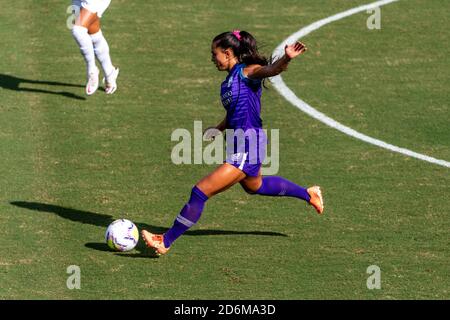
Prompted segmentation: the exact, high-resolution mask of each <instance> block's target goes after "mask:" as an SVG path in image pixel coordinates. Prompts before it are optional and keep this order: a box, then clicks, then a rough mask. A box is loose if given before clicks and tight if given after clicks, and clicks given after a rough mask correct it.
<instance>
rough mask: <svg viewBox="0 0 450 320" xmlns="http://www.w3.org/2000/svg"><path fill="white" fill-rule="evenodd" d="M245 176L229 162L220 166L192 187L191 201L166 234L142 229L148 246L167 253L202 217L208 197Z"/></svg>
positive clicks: (161, 252)
mask: <svg viewBox="0 0 450 320" xmlns="http://www.w3.org/2000/svg"><path fill="white" fill-rule="evenodd" d="M243 178H245V173H243V172H242V171H241V170H239V169H237V168H236V167H234V166H232V165H230V164H228V163H225V164H223V165H221V166H220V167H218V168H217V169H216V170H215V171H214V172H212V173H211V174H210V175H208V176H206V177H205V178H203V179H202V180H200V181H199V183H197V185H195V186H194V187H193V188H192V191H191V196H190V198H189V201H188V202H187V203H186V204H185V205H184V207H183V209H182V210H181V212H180V214H179V215H178V216H177V218H176V219H175V221H174V223H173V226H172V227H171V228H170V229H169V230H168V231H167V232H166V233H165V234H164V235H155V234H152V233H150V232H148V231H145V230H143V231H142V238H143V239H144V241H145V243H146V244H147V246H148V247H151V248H153V249H154V250H155V252H156V253H157V254H165V253H167V251H168V250H169V248H170V246H171V245H172V243H173V242H174V241H175V240H176V239H178V238H179V237H180V236H181V235H182V234H183V233H185V232H186V231H187V230H188V229H189V228H191V227H192V226H193V225H194V224H195V223H197V221H198V220H199V219H200V216H201V214H202V212H203V208H204V206H205V203H206V201H207V200H208V198H210V197H212V196H213V195H215V194H217V193H219V192H221V191H224V190H226V189H228V188H229V187H231V186H232V185H234V184H235V183H237V182H239V181H240V180H242V179H243Z"/></svg>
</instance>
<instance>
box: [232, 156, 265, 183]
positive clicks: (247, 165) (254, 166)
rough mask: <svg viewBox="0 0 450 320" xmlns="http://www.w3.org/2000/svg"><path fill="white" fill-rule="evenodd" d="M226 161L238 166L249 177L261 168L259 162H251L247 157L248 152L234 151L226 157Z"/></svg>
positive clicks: (257, 173)
mask: <svg viewBox="0 0 450 320" xmlns="http://www.w3.org/2000/svg"><path fill="white" fill-rule="evenodd" d="M225 162H226V163H229V164H231V165H232V166H234V167H236V168H238V169H239V170H241V171H242V172H244V173H245V174H246V175H247V176H249V177H257V176H258V175H259V170H260V169H261V165H262V164H261V163H253V162H251V161H249V159H248V152H245V153H235V154H232V155H231V157H227V160H226V161H225Z"/></svg>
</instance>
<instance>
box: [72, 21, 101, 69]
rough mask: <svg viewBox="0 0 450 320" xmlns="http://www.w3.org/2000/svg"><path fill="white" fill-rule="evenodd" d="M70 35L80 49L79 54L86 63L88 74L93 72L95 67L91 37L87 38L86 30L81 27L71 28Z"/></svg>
mask: <svg viewBox="0 0 450 320" xmlns="http://www.w3.org/2000/svg"><path fill="white" fill-rule="evenodd" d="M72 35H73V37H74V38H75V41H76V42H77V44H78V46H79V47H80V51H81V54H82V55H83V57H84V60H85V61H86V67H87V72H88V74H89V73H91V72H95V71H96V69H97V67H96V66H95V54H94V46H93V45H92V40H91V37H89V34H88V30H87V29H86V28H85V27H82V26H73V28H72Z"/></svg>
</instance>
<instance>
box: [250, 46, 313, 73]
mask: <svg viewBox="0 0 450 320" xmlns="http://www.w3.org/2000/svg"><path fill="white" fill-rule="evenodd" d="M306 50H307V48H306V46H305V45H304V44H303V43H301V42H296V43H294V44H291V45H286V47H284V55H283V57H281V58H280V59H278V60H277V61H275V62H274V63H272V64H269V65H267V66H260V65H250V66H248V67H246V68H245V69H244V74H245V75H246V76H247V77H249V78H251V79H264V78H269V77H274V76H276V75H279V74H280V73H281V72H283V71H285V70H286V69H287V66H288V64H289V62H290V61H291V60H292V59H294V58H296V57H298V56H299V55H301V54H303V53H305V51H306Z"/></svg>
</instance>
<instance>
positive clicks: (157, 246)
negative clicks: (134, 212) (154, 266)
mask: <svg viewBox="0 0 450 320" xmlns="http://www.w3.org/2000/svg"><path fill="white" fill-rule="evenodd" d="M141 234H142V239H144V241H145V244H146V245H147V247H149V248H152V249H153V250H155V253H156V254H157V255H159V256H160V255H163V254H166V253H167V251H169V249H170V247H169V248H166V247H165V246H164V235H162V234H153V233H150V232H148V231H146V230H142V232H141Z"/></svg>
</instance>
